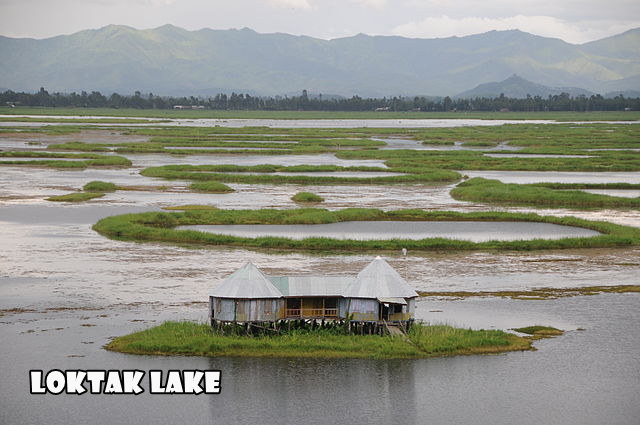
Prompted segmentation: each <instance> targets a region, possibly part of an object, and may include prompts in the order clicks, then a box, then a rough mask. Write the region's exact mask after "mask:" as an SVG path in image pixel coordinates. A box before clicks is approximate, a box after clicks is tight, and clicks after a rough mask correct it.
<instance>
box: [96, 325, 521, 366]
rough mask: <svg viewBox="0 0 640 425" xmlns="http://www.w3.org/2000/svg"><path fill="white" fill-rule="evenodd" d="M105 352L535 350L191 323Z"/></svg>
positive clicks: (480, 336) (434, 335)
mask: <svg viewBox="0 0 640 425" xmlns="http://www.w3.org/2000/svg"><path fill="white" fill-rule="evenodd" d="M105 348H106V349H107V350H112V351H118V352H122V353H129V354H147V355H148V354H151V355H176V356H178V355H179V356H207V357H220V356H234V357H313V358H360V359H395V358H421V357H436V356H453V355H460V354H492V353H498V352H506V351H522V350H531V349H532V342H531V340H530V339H528V338H521V337H518V336H516V335H513V334H510V333H507V332H503V331H498V330H470V329H457V328H453V327H451V326H446V325H433V326H424V325H420V324H415V325H414V326H413V327H412V328H411V330H410V332H409V334H408V338H403V337H400V336H394V337H392V336H379V335H349V334H343V333H340V332H339V331H335V330H326V329H320V330H309V331H303V330H296V331H291V332H287V333H284V334H280V335H273V336H259V337H248V336H229V335H225V336H223V335H220V334H217V333H215V332H214V331H213V330H212V329H211V326H209V325H206V324H198V323H193V322H165V323H163V324H161V325H159V326H156V327H153V328H150V329H146V330H143V331H141V332H136V333H133V334H130V335H126V336H122V337H118V338H115V339H114V340H113V341H111V342H110V343H109V344H107V345H106V346H105Z"/></svg>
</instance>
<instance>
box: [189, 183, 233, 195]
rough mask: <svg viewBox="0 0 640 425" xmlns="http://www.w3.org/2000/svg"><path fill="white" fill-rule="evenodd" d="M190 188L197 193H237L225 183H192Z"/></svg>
mask: <svg viewBox="0 0 640 425" xmlns="http://www.w3.org/2000/svg"><path fill="white" fill-rule="evenodd" d="M189 188H190V189H191V190H195V191H196V192H205V193H229V192H235V191H234V190H233V189H232V188H230V187H229V186H227V185H226V184H224V183H219V182H198V183H192V184H191V185H190V186H189Z"/></svg>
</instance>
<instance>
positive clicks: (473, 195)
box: [451, 177, 640, 209]
mask: <svg viewBox="0 0 640 425" xmlns="http://www.w3.org/2000/svg"><path fill="white" fill-rule="evenodd" d="M451 197H453V198H454V199H458V200H461V201H472V202H487V203H492V204H507V205H532V206H537V207H540V208H548V207H558V208H634V209H637V208H640V198H625V197H621V196H609V195H598V194H594V193H588V192H583V191H581V190H558V189H554V188H550V187H545V186H539V185H537V184H516V183H502V182H500V181H499V180H488V179H484V178H481V177H476V178H473V179H470V180H467V181H465V182H462V183H460V184H458V185H457V186H456V187H455V188H454V189H452V190H451Z"/></svg>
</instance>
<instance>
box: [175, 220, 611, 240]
mask: <svg viewBox="0 0 640 425" xmlns="http://www.w3.org/2000/svg"><path fill="white" fill-rule="evenodd" d="M178 229H184V230H198V231H201V232H207V233H215V234H222V235H230V236H239V237H247V238H256V237H261V236H272V237H283V238H291V239H304V238H310V237H324V238H334V239H354V240H385V239H412V240H416V239H426V238H447V239H457V240H466V241H473V242H485V241H491V240H497V241H513V240H532V239H562V238H576V237H589V236H596V235H599V234H600V233H598V232H595V231H593V230H589V229H582V228H579V227H569V226H560V225H557V224H550V223H527V222H513V221H502V222H500V221H495V222H489V221H477V222H474V221H344V222H340V223H329V224H283V225H276V224H272V225H270V224H260V225H242V224H234V225H195V226H180V227H178Z"/></svg>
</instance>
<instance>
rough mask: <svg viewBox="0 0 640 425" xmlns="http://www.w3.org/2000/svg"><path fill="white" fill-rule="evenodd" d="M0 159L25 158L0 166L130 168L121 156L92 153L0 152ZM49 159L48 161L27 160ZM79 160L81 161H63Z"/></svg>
mask: <svg viewBox="0 0 640 425" xmlns="http://www.w3.org/2000/svg"><path fill="white" fill-rule="evenodd" d="M0 158H25V159H23V160H17V161H16V160H12V161H3V160H0V165H26V166H33V167H51V168H87V167H130V166H131V161H130V160H128V159H127V158H125V157H122V156H115V155H99V154H92V153H59V152H40V151H6V152H0ZM28 158H50V159H31V160H30V159H28ZM65 158H66V159H81V161H65Z"/></svg>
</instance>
